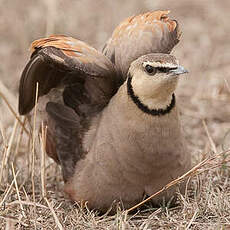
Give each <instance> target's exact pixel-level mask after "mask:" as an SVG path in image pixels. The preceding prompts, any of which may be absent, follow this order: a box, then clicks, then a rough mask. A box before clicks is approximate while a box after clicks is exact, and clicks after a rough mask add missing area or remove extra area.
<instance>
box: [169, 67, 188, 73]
mask: <svg viewBox="0 0 230 230" xmlns="http://www.w3.org/2000/svg"><path fill="white" fill-rule="evenodd" d="M169 73H170V74H172V75H180V74H184V73H188V70H186V69H185V68H184V67H183V66H181V65H179V66H178V67H177V68H176V69H172V70H170V71H169Z"/></svg>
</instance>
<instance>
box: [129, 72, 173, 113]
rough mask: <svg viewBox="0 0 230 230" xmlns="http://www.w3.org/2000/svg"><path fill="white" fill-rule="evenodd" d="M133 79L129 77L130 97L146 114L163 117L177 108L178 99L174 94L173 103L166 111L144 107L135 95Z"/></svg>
mask: <svg viewBox="0 0 230 230" xmlns="http://www.w3.org/2000/svg"><path fill="white" fill-rule="evenodd" d="M131 81H132V78H131V77H130V76H129V77H128V80H127V91H128V95H129V96H130V97H131V99H132V101H133V102H134V103H135V104H136V105H137V107H138V108H139V109H140V110H142V111H143V112H144V113H147V114H150V115H152V116H162V115H165V114H167V113H170V111H171V110H172V109H173V108H174V107H175V104H176V99H175V95H174V93H173V94H172V100H171V103H170V104H169V105H168V106H167V107H166V108H165V109H149V108H148V106H146V105H144V104H143V103H142V102H141V101H140V99H139V98H138V97H137V96H136V95H135V93H134V91H133V87H132V84H131Z"/></svg>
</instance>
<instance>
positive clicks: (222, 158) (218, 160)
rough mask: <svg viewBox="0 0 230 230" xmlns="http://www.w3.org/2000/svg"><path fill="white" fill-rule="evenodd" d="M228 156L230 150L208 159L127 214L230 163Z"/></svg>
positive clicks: (129, 210)
mask: <svg viewBox="0 0 230 230" xmlns="http://www.w3.org/2000/svg"><path fill="white" fill-rule="evenodd" d="M226 154H228V156H230V150H227V151H224V152H222V153H220V154H215V155H213V156H210V157H208V158H206V159H205V160H203V161H201V162H200V163H198V164H197V165H196V166H194V167H193V168H192V169H190V170H189V171H188V172H186V173H185V174H183V175H182V176H180V177H178V178H177V179H175V180H173V181H171V182H170V183H168V184H167V185H165V186H164V187H163V188H162V189H160V190H159V191H158V192H156V193H154V194H153V195H151V196H150V197H148V198H147V199H145V200H143V201H142V202H140V203H138V204H137V205H135V206H133V207H132V208H130V209H128V210H126V212H127V213H129V212H131V211H133V210H135V209H136V208H138V207H140V206H142V205H143V204H145V203H146V202H147V201H149V200H151V199H152V198H153V197H156V196H157V195H159V194H160V193H162V192H164V191H166V190H167V189H169V188H171V187H172V186H175V185H177V184H180V183H181V182H183V181H184V180H186V179H189V178H191V177H194V176H196V175H198V174H201V173H203V172H206V171H208V170H211V169H214V168H217V167H219V166H221V165H223V164H224V163H227V162H230V159H227V156H226Z"/></svg>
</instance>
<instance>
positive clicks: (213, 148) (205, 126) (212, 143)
mask: <svg viewBox="0 0 230 230" xmlns="http://www.w3.org/2000/svg"><path fill="white" fill-rule="evenodd" d="M202 123H203V126H204V130H205V132H206V134H207V137H208V140H209V142H210V145H211V148H212V151H213V152H214V153H217V150H216V145H215V143H214V141H213V139H212V136H211V134H210V132H209V130H208V127H207V124H206V122H205V120H202Z"/></svg>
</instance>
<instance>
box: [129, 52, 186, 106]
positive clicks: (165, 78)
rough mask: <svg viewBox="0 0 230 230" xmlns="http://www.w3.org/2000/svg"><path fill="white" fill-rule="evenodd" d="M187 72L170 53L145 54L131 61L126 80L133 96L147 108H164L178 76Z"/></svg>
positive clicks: (170, 98) (170, 97)
mask: <svg viewBox="0 0 230 230" xmlns="http://www.w3.org/2000/svg"><path fill="white" fill-rule="evenodd" d="M187 72H188V71H187V70H186V69H185V68H184V67H182V66H180V65H179V62H178V60H177V59H176V58H175V57H174V56H172V55H169V54H162V53H154V54H147V55H144V56H142V57H140V58H138V59H137V60H135V61H134V62H132V63H131V65H130V68H129V73H128V81H129V83H130V87H132V90H133V92H134V94H135V96H136V97H138V99H139V100H140V101H141V102H142V103H143V104H144V105H146V106H147V107H148V108H149V109H164V108H165V107H167V106H168V105H169V104H170V102H171V100H172V94H173V92H174V91H175V89H176V85H177V81H178V76H179V75H180V74H184V73H187Z"/></svg>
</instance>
